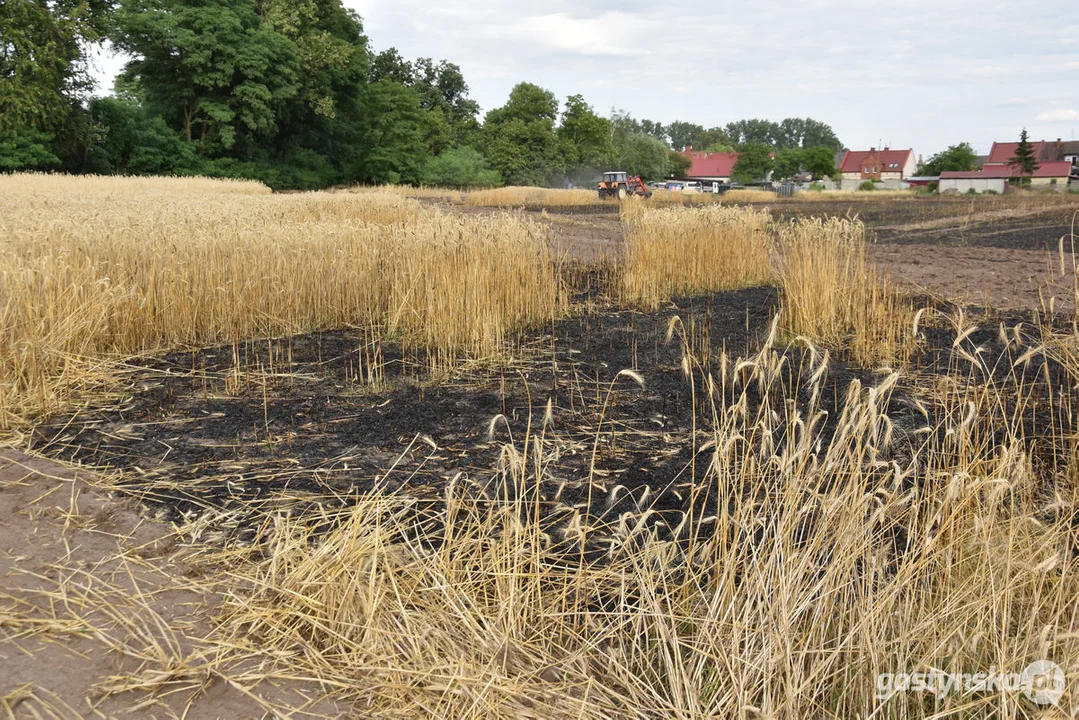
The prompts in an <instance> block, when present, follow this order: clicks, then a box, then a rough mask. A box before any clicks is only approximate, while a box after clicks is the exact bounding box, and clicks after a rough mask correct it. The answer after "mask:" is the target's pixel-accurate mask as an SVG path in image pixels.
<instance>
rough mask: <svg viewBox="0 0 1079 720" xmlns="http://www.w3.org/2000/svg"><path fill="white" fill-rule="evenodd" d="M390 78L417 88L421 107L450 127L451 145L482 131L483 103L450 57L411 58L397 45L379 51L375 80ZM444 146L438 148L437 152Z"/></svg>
mask: <svg viewBox="0 0 1079 720" xmlns="http://www.w3.org/2000/svg"><path fill="white" fill-rule="evenodd" d="M383 79H389V80H393V81H394V82H397V83H399V84H401V85H404V86H405V87H408V88H411V89H413V90H415V91H416V93H417V94H418V95H419V98H420V107H422V108H423V109H424V110H428V111H430V112H432V113H435V114H436V115H437V114H439V113H441V117H442V118H443V119H444V121H445V123H446V127H447V129H448V138H447V142H448V144H449V145H460V144H467V143H470V142H472V141H474V140H475V139H476V135H477V133H478V131H479V121H478V120H477V119H476V115H477V113H479V110H480V108H479V104H478V103H477V102H476V101H475V100H473V99H471V98H470V97H469V96H468V83H466V82H465V77H464V74H463V73H462V72H461V68H460V67H459V66H458V65H456V64H455V63H451V62H449V61H447V60H440V61H438V62H435V61H434V60H432V59H431V58H419V59H417V60H415V61H411V62H410V61H408V60H405V59H404V58H403V57H401V54H400V53H399V52H397V49H396V48H389V49H388V50H384V51H382V52H381V53H379V54H378V55H377V56H375V58H374V59H373V60H372V62H371V74H370V80H371V82H378V81H379V80H383ZM438 152H440V148H435V149H434V154H437V153H438Z"/></svg>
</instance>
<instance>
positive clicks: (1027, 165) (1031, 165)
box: [1008, 128, 1040, 183]
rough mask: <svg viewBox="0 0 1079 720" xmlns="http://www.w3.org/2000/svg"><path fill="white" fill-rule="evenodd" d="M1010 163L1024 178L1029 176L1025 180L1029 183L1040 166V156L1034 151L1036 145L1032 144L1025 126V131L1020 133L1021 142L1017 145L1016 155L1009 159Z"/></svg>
mask: <svg viewBox="0 0 1079 720" xmlns="http://www.w3.org/2000/svg"><path fill="white" fill-rule="evenodd" d="M1008 164H1009V165H1010V166H1012V167H1013V168H1015V170H1016V172H1018V173H1019V174H1020V175H1021V176H1023V177H1024V178H1028V179H1027V180H1026V181H1025V182H1026V183H1029V182H1030V181H1029V178H1030V176H1032V175H1033V174H1034V173H1035V171H1037V169H1038V168H1039V167H1040V166H1039V165H1038V157H1037V155H1036V154H1035V152H1034V145H1032V144H1031V142H1030V139H1029V138H1028V136H1027V129H1026V128H1023V131H1022V132H1021V133H1019V144H1018V145H1016V146H1015V155H1013V156H1012V158H1011V159H1010V160H1008Z"/></svg>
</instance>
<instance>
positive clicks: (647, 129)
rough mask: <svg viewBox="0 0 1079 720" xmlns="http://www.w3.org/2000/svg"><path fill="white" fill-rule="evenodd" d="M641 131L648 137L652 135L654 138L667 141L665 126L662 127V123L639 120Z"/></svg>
mask: <svg viewBox="0 0 1079 720" xmlns="http://www.w3.org/2000/svg"><path fill="white" fill-rule="evenodd" d="M641 132H642V133H644V134H645V135H648V136H649V137H654V138H655V139H656V140H661V141H663V142H667V140H668V138H667V128H665V127H663V123H658V122H652V121H651V120H641Z"/></svg>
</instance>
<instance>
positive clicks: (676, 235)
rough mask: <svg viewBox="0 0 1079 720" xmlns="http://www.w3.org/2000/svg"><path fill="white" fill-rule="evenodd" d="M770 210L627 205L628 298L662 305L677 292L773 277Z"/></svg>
mask: <svg viewBox="0 0 1079 720" xmlns="http://www.w3.org/2000/svg"><path fill="white" fill-rule="evenodd" d="M769 221H770V217H769V215H768V214H767V212H765V211H757V210H747V209H743V208H735V207H725V206H722V205H714V204H713V205H708V206H703V207H693V208H679V207H670V208H659V209H656V208H651V207H649V206H647V205H645V204H644V203H639V202H637V203H626V204H625V205H624V210H623V227H624V230H625V235H626V255H625V268H624V274H623V279H622V292H623V295H624V297H626V298H627V299H629V300H632V301H634V302H639V303H642V304H643V305H645V306H646V307H652V308H654V307H657V306H658V305H659V304H660V303H661V302H663V301H664V300H666V299H669V298H670V297H672V296H674V295H680V294H692V293H698V292H709V291H716V290H730V289H734V288H741V287H751V286H753V285H762V284H764V283H767V282H768V281H769V279H770V278H771V275H772V271H771V246H772V242H771V239H770V237H769V234H768V224H769Z"/></svg>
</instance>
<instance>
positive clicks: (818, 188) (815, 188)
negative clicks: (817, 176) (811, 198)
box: [806, 183, 824, 192]
mask: <svg viewBox="0 0 1079 720" xmlns="http://www.w3.org/2000/svg"><path fill="white" fill-rule="evenodd" d="M806 192H824V184H823V183H813V184H811V185H810V186H809V187H807V188H806Z"/></svg>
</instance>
